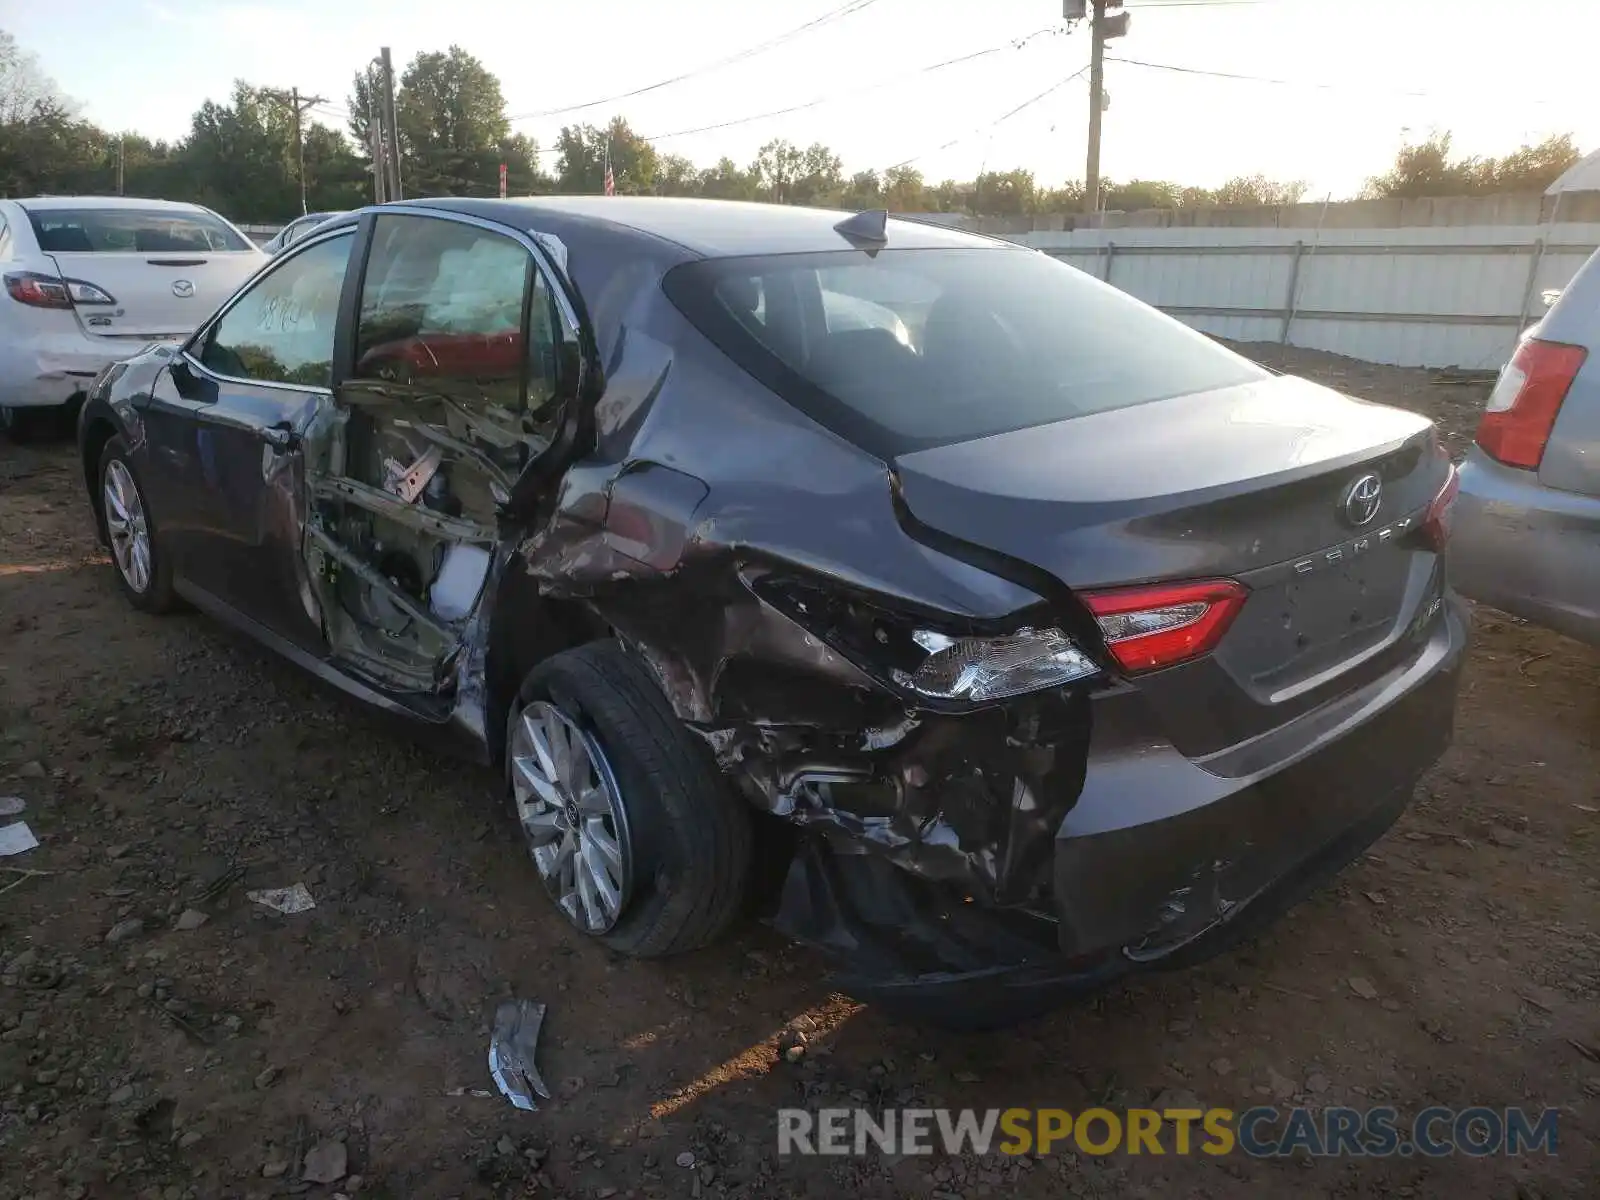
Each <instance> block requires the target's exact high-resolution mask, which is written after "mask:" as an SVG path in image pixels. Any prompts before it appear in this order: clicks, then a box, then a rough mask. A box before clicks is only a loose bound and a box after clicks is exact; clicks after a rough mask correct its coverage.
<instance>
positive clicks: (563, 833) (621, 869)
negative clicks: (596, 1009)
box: [510, 700, 633, 934]
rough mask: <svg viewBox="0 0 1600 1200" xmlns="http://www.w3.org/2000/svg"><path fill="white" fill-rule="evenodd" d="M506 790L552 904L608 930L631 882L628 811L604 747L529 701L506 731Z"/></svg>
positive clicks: (584, 924) (580, 922)
mask: <svg viewBox="0 0 1600 1200" xmlns="http://www.w3.org/2000/svg"><path fill="white" fill-rule="evenodd" d="M510 757H511V790H512V798H513V799H514V800H515V802H516V806H517V819H518V821H519V822H520V823H521V825H522V832H523V836H524V837H525V838H526V840H527V843H528V851H529V853H530V854H531V855H532V857H533V864H534V867H535V868H536V869H537V870H538V872H539V875H540V877H541V878H542V879H543V880H544V882H545V886H546V887H547V888H548V889H549V890H550V894H551V896H553V897H554V898H555V901H556V904H557V906H558V907H559V908H560V909H561V911H562V912H563V913H565V914H566V917H567V919H568V920H569V921H571V922H572V923H573V924H574V925H576V926H577V927H578V928H579V929H581V930H582V931H583V932H585V933H589V934H601V933H606V932H607V931H609V930H610V929H611V928H612V926H614V925H615V924H616V923H617V919H618V918H619V917H620V916H621V915H622V910H623V909H624V908H625V907H626V905H627V902H628V895H629V890H630V886H631V882H632V878H631V877H632V864H633V855H632V852H631V847H630V844H629V839H628V820H627V810H626V808H624V806H623V802H622V794H621V792H620V790H619V789H618V787H617V780H616V776H615V774H614V773H613V772H612V770H611V764H610V763H609V762H608V761H607V760H606V756H605V752H604V751H603V750H601V748H600V745H599V743H598V742H596V741H595V739H594V738H593V737H592V736H590V735H589V734H588V733H587V732H586V731H584V730H582V729H580V728H579V727H578V725H577V724H576V723H575V722H574V721H573V720H572V718H571V717H569V716H567V714H566V713H564V712H562V711H561V709H559V708H557V707H556V706H555V705H553V704H550V703H548V702H547V701H544V700H535V701H533V702H532V703H531V704H529V705H528V706H527V707H526V708H524V709H523V710H522V712H521V713H520V714H518V716H517V719H516V721H515V723H514V724H513V727H512V731H511V746H510Z"/></svg>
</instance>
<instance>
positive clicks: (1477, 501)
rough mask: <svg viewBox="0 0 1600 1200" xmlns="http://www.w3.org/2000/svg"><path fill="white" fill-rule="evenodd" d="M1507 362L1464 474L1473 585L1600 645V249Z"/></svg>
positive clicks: (1456, 543) (1456, 560)
mask: <svg viewBox="0 0 1600 1200" xmlns="http://www.w3.org/2000/svg"><path fill="white" fill-rule="evenodd" d="M1547 300H1548V301H1553V302H1551V303H1550V310H1549V312H1547V313H1546V314H1545V316H1544V318H1543V319H1542V320H1541V321H1539V322H1538V324H1536V325H1534V326H1533V327H1532V328H1531V329H1529V330H1528V331H1527V332H1526V333H1525V334H1524V335H1523V337H1522V340H1521V342H1520V343H1519V344H1518V346H1517V349H1516V352H1515V353H1514V354H1513V355H1512V358H1511V361H1510V362H1508V363H1507V364H1506V365H1505V367H1504V369H1502V371H1501V372H1500V378H1499V381H1498V382H1497V383H1496V384H1495V388H1494V391H1493V392H1492V393H1491V394H1490V396H1489V403H1488V405H1487V407H1486V408H1485V411H1484V414H1483V420H1482V422H1481V423H1480V424H1479V426H1478V436H1477V442H1476V444H1475V445H1474V446H1473V447H1472V449H1471V451H1470V452H1469V453H1468V455H1467V459H1466V462H1465V463H1464V464H1463V465H1462V468H1461V474H1460V485H1461V495H1460V502H1459V503H1458V504H1457V505H1456V510H1455V521H1456V529H1455V536H1454V538H1453V540H1452V543H1451V555H1452V559H1451V564H1450V570H1451V575H1452V576H1453V578H1454V582H1455V584H1456V587H1457V588H1458V589H1459V590H1460V591H1461V592H1462V593H1464V594H1465V595H1468V596H1471V597H1472V598H1473V599H1475V600H1481V601H1483V602H1484V603H1485V604H1491V605H1493V606H1494V607H1496V608H1500V609H1504V610H1505V611H1506V612H1509V613H1514V614H1515V615H1517V616H1520V617H1525V618H1527V619H1528V620H1530V621H1534V622H1536V623H1538V624H1540V625H1547V626H1549V627H1550V628H1551V629H1555V630H1558V631H1559V632H1561V633H1565V634H1568V635H1569V636H1571V637H1575V638H1577V639H1579V640H1580V641H1585V642H1589V643H1591V644H1595V645H1600V354H1597V353H1596V350H1597V348H1600V252H1596V253H1595V255H1594V256H1592V257H1591V258H1590V259H1589V261H1588V262H1586V263H1585V264H1584V265H1583V267H1582V268H1581V269H1580V270H1579V271H1578V274H1577V275H1576V276H1575V277H1574V278H1573V280H1572V282H1571V283H1570V284H1568V285H1567V287H1566V288H1565V289H1563V290H1562V291H1561V292H1560V293H1559V294H1557V295H1554V296H1553V297H1547Z"/></svg>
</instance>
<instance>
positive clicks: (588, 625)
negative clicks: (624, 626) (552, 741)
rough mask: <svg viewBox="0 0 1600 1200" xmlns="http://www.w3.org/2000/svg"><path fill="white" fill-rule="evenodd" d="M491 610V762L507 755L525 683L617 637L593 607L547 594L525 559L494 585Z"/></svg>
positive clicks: (487, 724)
mask: <svg viewBox="0 0 1600 1200" xmlns="http://www.w3.org/2000/svg"><path fill="white" fill-rule="evenodd" d="M491 604H492V607H491V608H490V609H489V637H488V650H487V653H486V655H485V661H484V691H485V697H484V703H485V708H486V710H487V711H486V712H485V714H484V716H485V721H484V732H485V734H486V736H487V738H488V740H489V761H490V762H492V763H496V764H498V763H500V762H501V761H502V759H503V757H504V755H505V726H506V718H507V716H508V715H509V714H510V712H511V707H512V705H513V704H515V703H516V699H517V690H518V689H519V688H520V687H521V686H522V681H523V680H524V679H526V678H527V676H528V672H530V671H532V670H533V669H534V668H535V667H537V666H538V665H539V664H540V663H542V662H544V661H545V660H546V659H548V658H551V657H553V656H554V655H557V654H560V653H561V652H562V651H563V650H570V649H572V648H573V647H575V646H582V645H585V644H587V643H589V642H595V641H599V640H601V639H603V638H607V637H610V636H612V631H611V628H610V626H608V625H607V624H606V623H605V622H604V621H602V620H600V619H599V618H598V617H596V616H595V615H594V613H593V612H592V611H591V610H590V609H589V608H588V606H586V605H584V604H582V603H580V602H578V601H574V600H562V599H558V598H555V597H551V596H544V595H541V594H540V592H539V584H538V581H537V580H535V579H534V578H533V577H532V576H531V575H529V574H528V571H527V564H526V562H525V560H524V559H523V558H522V556H521V555H520V554H519V555H517V556H515V557H514V558H512V560H511V561H510V562H509V563H507V564H506V567H505V570H504V571H502V572H501V574H500V578H499V580H498V581H496V583H495V584H494V592H493V594H492V596H491Z"/></svg>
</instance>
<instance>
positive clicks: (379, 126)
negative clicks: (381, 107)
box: [367, 117, 389, 204]
mask: <svg viewBox="0 0 1600 1200" xmlns="http://www.w3.org/2000/svg"><path fill="white" fill-rule="evenodd" d="M367 151H368V153H370V154H371V155H372V202H373V203H374V204H382V203H383V202H384V201H385V200H387V199H388V198H389V168H388V167H387V166H385V165H384V161H383V160H384V159H385V158H387V157H388V154H387V153H386V152H385V150H384V140H383V122H382V121H381V120H378V119H377V118H376V117H375V118H374V119H373V120H372V121H371V122H369V123H368V125H367Z"/></svg>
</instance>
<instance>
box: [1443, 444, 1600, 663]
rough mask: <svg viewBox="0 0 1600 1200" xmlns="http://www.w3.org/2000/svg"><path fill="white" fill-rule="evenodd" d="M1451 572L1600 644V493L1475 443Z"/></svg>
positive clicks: (1470, 591) (1463, 585)
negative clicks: (1547, 476)
mask: <svg viewBox="0 0 1600 1200" xmlns="http://www.w3.org/2000/svg"><path fill="white" fill-rule="evenodd" d="M1450 575H1451V579H1452V581H1453V582H1454V583H1455V585H1456V587H1458V588H1459V589H1460V590H1461V592H1462V594H1463V595H1466V596H1470V597H1472V598H1473V599H1474V600H1480V601H1482V602H1483V603H1485V604H1490V605H1493V606H1494V607H1495V608H1499V609H1504V610H1505V611H1506V612H1509V613H1514V614H1515V615H1517V616H1519V617H1526V618H1527V619H1528V620H1530V621H1534V622H1536V623H1538V624H1540V625H1546V626H1549V627H1550V628H1551V629H1555V630H1558V631H1559V632H1561V633H1564V634H1567V635H1568V636H1569V637H1575V638H1578V639H1580V640H1581V641H1585V642H1589V643H1591V644H1594V645H1600V498H1596V497H1594V496H1585V495H1582V494H1580V493H1578V492H1563V491H1559V490H1557V489H1555V488H1547V487H1544V486H1542V485H1541V484H1540V483H1539V477H1538V474H1537V473H1536V472H1533V471H1521V470H1517V469H1516V468H1514V467H1506V466H1502V465H1500V464H1499V463H1496V462H1494V461H1493V460H1491V459H1489V458H1488V457H1486V456H1485V455H1483V454H1482V453H1481V452H1479V451H1477V450H1474V451H1472V452H1471V453H1470V454H1469V455H1468V456H1467V460H1466V462H1465V463H1463V464H1462V467H1461V495H1460V498H1459V499H1458V500H1457V501H1456V511H1455V526H1454V531H1453V534H1452V536H1451V541H1450Z"/></svg>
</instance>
